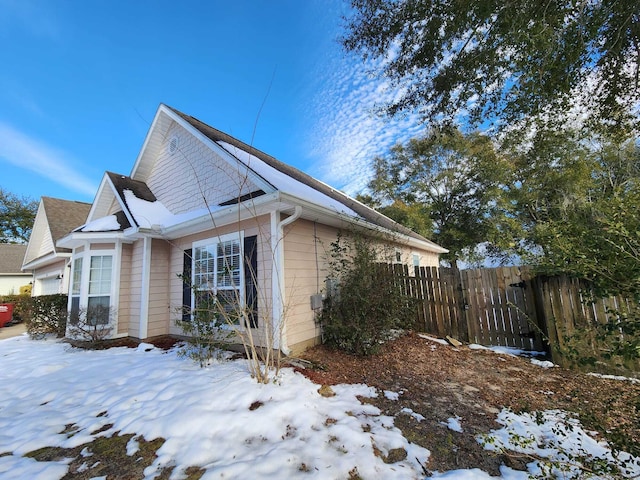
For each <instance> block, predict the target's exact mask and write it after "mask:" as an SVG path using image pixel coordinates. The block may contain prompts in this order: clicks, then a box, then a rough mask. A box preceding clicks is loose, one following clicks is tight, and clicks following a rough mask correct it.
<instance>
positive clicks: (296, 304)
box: [284, 220, 337, 352]
mask: <svg viewBox="0 0 640 480" xmlns="http://www.w3.org/2000/svg"><path fill="white" fill-rule="evenodd" d="M336 235H337V229H335V228H332V227H328V226H325V225H320V224H316V225H315V232H314V223H313V222H310V221H307V220H297V221H296V222H294V223H293V224H291V225H290V226H288V227H287V228H285V232H284V256H285V262H284V268H285V294H286V300H285V309H286V320H285V322H286V331H287V342H288V345H289V347H291V348H292V350H293V351H294V352H296V351H297V350H300V349H301V348H296V344H308V343H309V342H310V343H311V344H313V343H319V337H320V329H319V328H318V327H317V326H316V323H315V314H314V311H313V310H312V309H311V295H314V294H316V293H322V291H323V290H324V280H325V278H326V276H327V253H326V252H327V251H328V249H329V247H330V244H331V242H333V241H334V240H335V239H336Z"/></svg>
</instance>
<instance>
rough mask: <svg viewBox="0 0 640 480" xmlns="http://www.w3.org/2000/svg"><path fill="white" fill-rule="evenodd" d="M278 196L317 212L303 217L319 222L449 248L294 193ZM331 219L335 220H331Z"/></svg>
mask: <svg viewBox="0 0 640 480" xmlns="http://www.w3.org/2000/svg"><path fill="white" fill-rule="evenodd" d="M280 197H281V199H282V201H283V202H287V203H294V204H299V205H302V206H303V207H304V209H305V212H314V213H316V214H317V217H315V218H312V216H311V215H309V214H308V213H305V218H307V219H313V220H317V221H320V223H324V224H326V225H333V226H338V225H337V224H338V223H340V222H344V223H348V224H350V225H352V226H353V228H356V229H364V230H372V231H376V232H380V233H382V234H383V235H388V236H390V237H391V238H393V239H394V240H395V241H397V242H398V243H402V244H404V245H408V246H412V247H417V248H422V249H425V250H429V251H431V252H434V253H447V252H448V251H449V250H447V249H446V248H443V247H441V246H440V245H437V244H435V243H433V242H431V241H430V240H427V241H426V242H425V241H423V240H419V239H417V238H413V237H410V236H409V235H406V234H404V233H400V232H397V231H394V230H389V229H388V228H385V227H381V226H380V225H377V224H375V223H372V222H370V221H368V220H365V219H363V218H360V217H354V216H352V215H350V214H348V213H344V212H338V211H337V210H335V209H331V208H326V207H323V206H322V205H318V204H317V203H313V202H310V201H308V200H305V199H303V198H300V197H296V196H295V195H290V194H288V193H284V192H281V194H280ZM332 219H335V221H333V222H332Z"/></svg>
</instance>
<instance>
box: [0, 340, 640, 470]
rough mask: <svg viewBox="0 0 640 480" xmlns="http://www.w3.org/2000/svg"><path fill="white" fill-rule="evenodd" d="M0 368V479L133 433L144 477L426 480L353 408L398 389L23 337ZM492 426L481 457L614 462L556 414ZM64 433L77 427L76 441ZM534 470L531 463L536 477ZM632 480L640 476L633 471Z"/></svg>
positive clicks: (375, 422)
mask: <svg viewBox="0 0 640 480" xmlns="http://www.w3.org/2000/svg"><path fill="white" fill-rule="evenodd" d="M0 359H2V362H3V369H2V373H1V374H0V380H1V381H0V455H1V456H0V478H2V479H27V478H29V479H43V480H52V479H58V478H61V477H63V476H64V475H65V474H66V473H67V471H68V463H69V462H70V460H67V461H60V462H38V461H36V460H33V459H31V458H28V457H25V456H24V455H25V454H26V453H28V452H31V451H33V450H36V449H39V448H42V447H47V446H49V447H64V448H72V447H77V446H79V445H82V444H84V443H87V442H90V441H92V440H93V439H94V438H96V437H97V436H111V435H114V434H115V433H116V432H119V433H118V434H119V435H124V434H135V435H136V436H135V437H134V438H133V439H132V440H131V441H130V442H129V445H128V448H127V452H128V454H129V455H135V452H136V449H137V442H136V439H140V438H145V439H146V440H152V439H154V438H158V437H162V438H164V439H165V440H166V441H165V442H164V444H163V445H162V447H160V449H159V450H158V452H157V455H158V458H157V460H156V461H155V463H154V464H153V465H150V466H149V467H147V468H146V470H145V478H148V479H152V478H154V477H155V476H156V475H157V473H158V471H159V469H161V468H162V467H165V466H171V465H174V466H175V467H176V468H175V469H174V470H173V474H172V478H180V477H181V475H183V473H184V471H185V469H186V468H187V467H189V466H201V467H203V468H204V469H206V473H205V474H204V476H203V477H202V478H203V479H213V478H223V477H224V478H251V479H261V478H265V479H266V478H269V479H274V478H287V479H288V478H304V479H307V478H318V479H333V478H336V479H346V478H350V475H355V474H357V475H358V476H359V477H360V478H363V479H379V478H384V479H394V478H398V479H410V478H422V477H423V473H422V466H421V464H423V465H424V464H426V463H427V460H428V456H429V452H428V451H427V450H426V449H424V448H422V447H419V446H417V445H415V444H412V443H410V442H409V441H408V440H407V439H406V438H404V437H403V435H402V432H401V431H400V430H399V429H397V428H396V427H394V419H393V418H392V417H388V416H384V415H381V414H380V411H379V410H378V409H377V408H376V407H374V406H372V405H367V404H362V403H361V402H360V401H359V400H358V399H357V396H363V397H371V396H375V395H378V394H380V395H385V396H386V397H387V398H389V399H393V400H397V401H399V402H401V399H402V392H376V391H375V389H374V388H372V387H368V386H366V385H340V386H336V387H333V391H334V392H335V394H336V395H335V396H323V395H320V393H319V392H318V389H319V385H316V384H314V383H312V382H311V381H309V380H308V379H307V378H305V377H304V376H302V375H300V374H298V373H295V372H294V371H293V370H291V369H284V370H283V371H282V373H281V375H280V377H279V378H278V380H277V382H274V383H272V384H269V385H261V384H258V383H256V382H255V381H254V380H252V379H251V378H250V376H249V374H248V369H247V365H246V363H245V362H244V361H241V360H236V361H223V362H219V363H215V364H212V365H211V366H209V367H208V368H204V369H200V368H198V366H197V365H195V364H194V363H193V362H192V361H191V360H189V359H187V358H183V357H180V356H178V355H177V353H176V351H175V350H171V351H169V352H164V351H162V350H159V349H156V348H154V347H152V346H150V345H145V344H142V345H140V347H139V348H137V349H128V348H113V349H110V350H103V351H85V350H78V349H74V348H72V347H70V346H69V345H67V344H65V343H61V342H59V341H56V340H42V341H32V340H30V339H29V338H28V337H27V336H21V337H16V338H12V339H7V340H2V341H0ZM105 412H106V413H105ZM499 420H500V421H501V422H502V424H503V425H504V428H503V429H501V430H499V431H497V432H493V434H492V436H491V437H487V438H491V439H492V440H491V441H489V442H488V448H493V449H496V448H501V447H507V448H511V447H512V445H510V442H514V441H519V440H521V438H522V437H524V436H526V435H529V434H533V435H540V436H542V437H544V438H545V439H546V440H549V439H550V438H551V439H553V441H554V442H555V443H554V447H553V448H555V450H554V449H552V448H547V450H544V451H543V449H542V447H540V446H539V445H537V443H536V442H535V441H534V442H530V443H529V444H527V445H519V447H518V448H520V449H521V451H523V452H524V451H526V452H532V453H535V454H538V455H543V456H544V455H547V454H548V455H550V456H554V455H555V456H556V457H558V456H559V455H560V456H561V455H562V451H563V449H564V450H567V449H569V448H573V446H575V445H577V442H578V440H576V438H579V439H580V443H579V446H580V448H581V449H583V450H587V451H590V452H591V451H593V452H594V453H597V454H598V455H602V456H604V458H610V456H611V453H610V451H609V450H608V449H607V447H606V445H605V444H603V443H598V442H596V441H595V440H592V439H591V438H589V437H587V434H586V433H585V432H584V431H582V429H581V428H580V426H579V424H576V422H574V421H571V422H572V423H571V426H572V430H571V435H564V436H563V435H562V434H561V433H562V432H560V434H559V435H558V434H556V433H553V432H554V431H555V432H557V431H559V430H558V429H557V428H555V429H554V428H553V426H554V425H556V426H557V422H562V421H564V420H566V417H565V416H564V414H563V413H562V412H553V413H545V414H544V416H543V417H542V418H535V419H533V420H532V418H529V417H527V416H526V415H525V416H518V415H515V414H513V413H512V412H503V413H502V414H501V417H500V419H499ZM534 420H535V421H534ZM69 425H75V426H76V427H77V428H76V429H75V430H77V431H76V433H75V434H73V435H71V436H70V435H69V434H68V432H69V430H68V426H69ZM109 425H112V426H110V427H109ZM105 428H106V430H105ZM450 428H452V429H456V430H457V429H459V430H462V429H463V428H464V425H461V424H460V422H459V419H450ZM65 431H66V433H65ZM97 432H99V433H97ZM509 432H514V433H513V434H511V435H510V433H509ZM585 437H586V438H589V440H588V441H586V440H585ZM527 438H529V437H527ZM484 440H485V441H486V438H485V439H484ZM565 440H566V441H567V442H569V444H568V445H564V444H563V443H562V442H563V441H565ZM520 443H522V442H520ZM514 448H515V447H514ZM527 448H528V449H529V450H526V449H527ZM395 449H398V450H400V449H404V451H406V452H407V455H406V459H405V460H401V461H398V462H396V463H385V462H384V461H383V457H386V456H387V455H388V454H389V453H390V452H392V451H394V450H395ZM567 451H568V450H567ZM86 454H87V455H90V454H91V453H90V452H86ZM554 458H555V457H554ZM539 470H540V467H539V466H537V465H536V464H535V463H532V464H531V465H530V471H531V473H535V472H537V471H539ZM634 472H635V474H636V475H640V468H636V470H634ZM97 478H98V477H97ZM353 478H358V477H355V476H354V477H353ZM432 478H455V479H469V480H479V479H489V478H493V477H490V476H489V475H487V474H486V473H484V472H482V471H480V470H457V471H451V472H440V473H437V474H436V475H434V477H432ZM502 478H504V479H507V480H524V479H526V478H527V473H526V472H517V471H514V470H511V469H509V468H507V467H504V468H503V469H502Z"/></svg>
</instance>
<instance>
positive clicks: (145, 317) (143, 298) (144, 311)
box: [139, 236, 152, 340]
mask: <svg viewBox="0 0 640 480" xmlns="http://www.w3.org/2000/svg"><path fill="white" fill-rule="evenodd" d="M151 241H152V239H151V238H150V237H148V236H145V237H144V238H143V240H142V272H141V273H142V278H141V284H140V331H139V335H140V340H142V339H144V338H147V333H148V329H149V289H150V285H149V284H150V283H151Z"/></svg>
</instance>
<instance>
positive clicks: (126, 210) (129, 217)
mask: <svg viewBox="0 0 640 480" xmlns="http://www.w3.org/2000/svg"><path fill="white" fill-rule="evenodd" d="M105 176H106V175H105ZM106 177H107V183H108V184H109V185H110V186H111V191H112V192H113V195H114V197H116V201H117V202H118V204H119V205H120V208H121V209H122V211H123V212H124V214H125V216H126V217H127V220H128V221H129V225H138V222H136V221H135V219H134V218H133V215H131V212H130V211H129V208H128V207H127V206H126V205H125V203H124V201H123V200H122V198H121V197H120V195H118V190H117V189H116V187H115V185H114V184H113V182H112V181H111V178H109V177H108V176H106Z"/></svg>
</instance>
